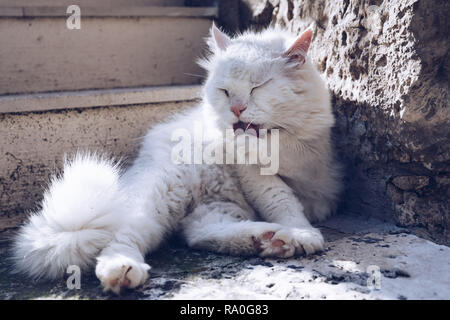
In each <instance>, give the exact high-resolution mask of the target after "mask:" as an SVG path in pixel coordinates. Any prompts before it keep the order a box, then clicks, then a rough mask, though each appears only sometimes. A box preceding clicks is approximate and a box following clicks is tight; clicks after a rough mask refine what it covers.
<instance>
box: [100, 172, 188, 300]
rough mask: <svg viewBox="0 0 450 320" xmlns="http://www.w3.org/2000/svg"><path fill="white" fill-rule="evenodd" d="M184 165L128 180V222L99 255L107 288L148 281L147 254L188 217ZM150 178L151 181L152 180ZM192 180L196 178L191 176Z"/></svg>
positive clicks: (120, 287) (126, 206)
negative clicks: (186, 213)
mask: <svg viewBox="0 0 450 320" xmlns="http://www.w3.org/2000/svg"><path fill="white" fill-rule="evenodd" d="M184 178H185V175H184V173H183V171H182V169H180V168H178V169H177V168H166V169H162V168H160V169H159V171H158V172H148V171H147V172H139V175H138V178H136V179H129V180H127V181H126V182H125V183H124V184H127V185H128V187H127V189H126V190H125V192H126V193H127V194H128V195H129V196H128V201H127V202H126V203H125V204H124V206H125V208H124V209H123V210H122V211H124V212H126V219H124V222H125V224H124V225H123V226H122V228H120V229H119V230H118V232H116V233H115V235H114V239H113V240H112V241H111V243H110V244H109V245H108V246H107V247H106V248H105V249H103V250H102V252H101V253H100V255H99V256H98V257H97V266H96V270H95V272H96V275H97V277H98V278H99V280H100V281H101V283H102V285H103V287H104V289H105V291H108V290H110V291H113V292H115V293H117V294H118V293H120V291H121V289H122V288H135V287H137V286H139V285H141V284H143V283H144V282H145V280H146V279H147V271H148V270H149V269H150V266H149V265H147V264H146V263H145V259H144V257H145V255H146V254H147V253H148V252H151V251H153V250H154V249H156V248H157V247H158V246H159V245H160V243H161V242H162V240H163V239H164V238H165V236H166V235H168V234H169V233H171V232H172V231H173V230H174V229H175V228H176V226H177V225H178V223H179V221H180V220H181V219H182V218H183V217H184V215H185V212H186V206H187V204H188V203H189V201H190V199H191V196H190V191H189V188H187V187H186V182H185V181H184ZM149 181H150V182H149ZM190 181H192V179H191V180H190Z"/></svg>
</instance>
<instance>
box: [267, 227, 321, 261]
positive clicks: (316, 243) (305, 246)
mask: <svg viewBox="0 0 450 320" xmlns="http://www.w3.org/2000/svg"><path fill="white" fill-rule="evenodd" d="M274 239H279V240H280V241H284V242H286V243H289V244H291V245H292V246H293V247H294V248H295V254H296V255H303V254H305V255H310V254H313V253H316V252H319V251H323V248H324V244H325V241H324V239H323V236H322V234H321V233H320V231H319V230H318V229H315V228H305V229H302V228H283V229H281V230H279V231H278V232H277V233H276V234H275V235H274Z"/></svg>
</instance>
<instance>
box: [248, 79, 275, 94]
mask: <svg viewBox="0 0 450 320" xmlns="http://www.w3.org/2000/svg"><path fill="white" fill-rule="evenodd" d="M270 81H272V79H269V80H266V81H264V82H263V83H261V84H259V85H257V86H256V87H253V88H252V90H251V91H250V95H251V94H253V92H254V91H255V89H259V88H261V87H263V86H265V85H266V84H268V83H269V82H270Z"/></svg>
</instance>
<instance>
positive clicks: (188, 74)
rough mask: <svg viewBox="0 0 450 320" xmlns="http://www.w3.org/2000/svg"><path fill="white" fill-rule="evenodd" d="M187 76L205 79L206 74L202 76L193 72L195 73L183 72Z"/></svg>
mask: <svg viewBox="0 0 450 320" xmlns="http://www.w3.org/2000/svg"><path fill="white" fill-rule="evenodd" d="M184 74H185V75H187V76H192V77H198V78H203V79H206V76H202V75H201V74H195V73H186V72H185V73H184Z"/></svg>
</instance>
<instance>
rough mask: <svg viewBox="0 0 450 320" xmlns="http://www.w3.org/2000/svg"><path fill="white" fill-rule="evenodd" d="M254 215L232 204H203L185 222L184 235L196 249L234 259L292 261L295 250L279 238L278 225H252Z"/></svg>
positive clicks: (259, 223) (254, 223)
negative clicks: (235, 257) (241, 257)
mask: <svg viewBox="0 0 450 320" xmlns="http://www.w3.org/2000/svg"><path fill="white" fill-rule="evenodd" d="M252 215H253V214H252V213H249V212H248V211H245V210H243V209H242V208H241V207H239V206H238V205H236V204H234V203H231V202H212V203H208V204H201V205H199V206H198V207H197V208H195V209H194V211H193V212H192V213H191V214H189V215H188V216H187V217H185V218H184V219H183V220H182V223H181V226H182V234H183V236H184V238H185V239H186V241H187V243H188V245H189V246H190V247H193V248H198V249H204V250H208V251H214V252H218V253H225V254H232V255H259V256H261V257H282V258H286V257H290V256H292V255H294V253H295V247H294V246H293V245H292V244H291V243H287V242H285V241H282V240H280V239H278V238H277V237H275V235H276V234H277V233H278V232H280V231H281V230H282V229H283V226H282V225H280V224H277V223H268V222H262V221H252V220H248V218H253V217H252Z"/></svg>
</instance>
